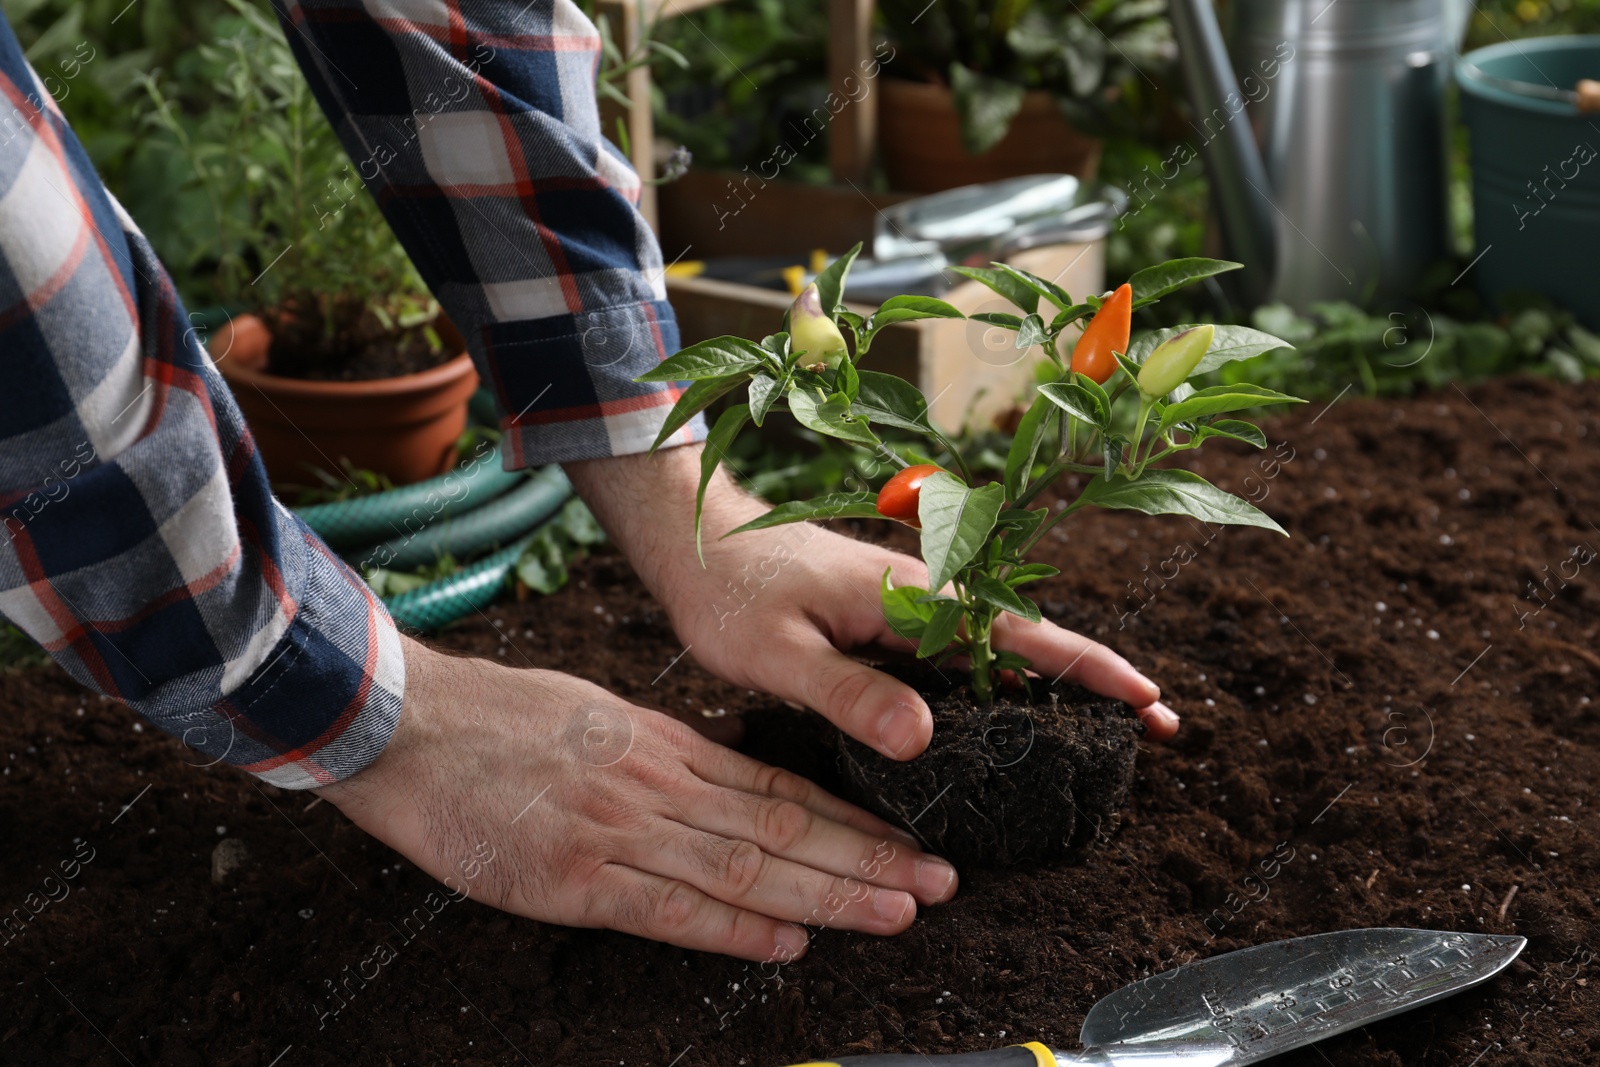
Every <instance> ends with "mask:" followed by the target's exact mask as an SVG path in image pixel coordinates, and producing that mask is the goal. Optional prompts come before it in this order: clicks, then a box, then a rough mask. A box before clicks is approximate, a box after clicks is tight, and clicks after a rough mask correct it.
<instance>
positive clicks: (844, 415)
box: [789, 388, 878, 445]
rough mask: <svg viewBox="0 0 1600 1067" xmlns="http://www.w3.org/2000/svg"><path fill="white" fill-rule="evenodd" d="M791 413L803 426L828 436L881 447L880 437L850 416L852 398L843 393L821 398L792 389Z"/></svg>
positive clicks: (801, 389)
mask: <svg viewBox="0 0 1600 1067" xmlns="http://www.w3.org/2000/svg"><path fill="white" fill-rule="evenodd" d="M789 411H790V413H791V414H793V415H794V417H795V419H797V420H798V421H799V423H800V425H802V426H805V427H807V428H809V429H812V430H815V431H817V432H818V433H820V434H823V435H825V436H827V437H836V438H838V439H839V440H841V441H852V442H854V443H856V444H858V445H876V444H878V438H877V435H875V434H874V433H873V432H872V430H871V429H870V428H869V427H868V426H867V424H866V423H865V422H863V421H862V420H861V419H858V418H856V417H855V416H853V415H852V414H851V413H850V398H849V397H847V396H845V395H844V394H842V393H834V394H832V395H830V396H828V397H825V398H821V399H819V398H818V397H817V394H815V393H813V392H812V391H811V390H810V389H804V388H796V389H793V390H790V392H789Z"/></svg>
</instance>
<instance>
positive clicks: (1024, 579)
mask: <svg viewBox="0 0 1600 1067" xmlns="http://www.w3.org/2000/svg"><path fill="white" fill-rule="evenodd" d="M1060 573H1061V571H1060V570H1058V569H1057V568H1055V567H1052V566H1050V564H1048V563H1024V564H1023V565H1022V566H1020V567H1016V568H1014V569H1013V570H1012V571H1011V573H1010V574H1008V575H1006V584H1007V585H1009V586H1011V587H1012V588H1013V589H1015V588H1016V587H1017V586H1019V585H1025V584H1027V583H1028V582H1037V581H1039V580H1040V579H1042V578H1054V577H1055V576H1056V575H1058V574H1060Z"/></svg>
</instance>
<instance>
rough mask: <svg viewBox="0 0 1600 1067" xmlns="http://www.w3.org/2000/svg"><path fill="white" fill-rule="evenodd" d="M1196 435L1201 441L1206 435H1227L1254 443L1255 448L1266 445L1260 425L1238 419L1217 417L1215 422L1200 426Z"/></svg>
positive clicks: (1265, 437) (1264, 435)
mask: <svg viewBox="0 0 1600 1067" xmlns="http://www.w3.org/2000/svg"><path fill="white" fill-rule="evenodd" d="M1196 436H1198V437H1199V438H1200V440H1202V441H1203V440H1205V439H1206V438H1208V437H1227V438H1230V439H1232V440H1234V441H1243V442H1244V443H1245V444H1249V445H1255V446H1256V447H1257V448H1266V447H1267V435H1266V434H1264V433H1262V432H1261V427H1259V426H1257V425H1256V424H1255V423H1253V422H1241V421H1239V420H1238V419H1218V420H1217V421H1216V422H1212V423H1207V424H1206V425H1204V426H1201V427H1200V431H1199V433H1198V434H1197V435H1196Z"/></svg>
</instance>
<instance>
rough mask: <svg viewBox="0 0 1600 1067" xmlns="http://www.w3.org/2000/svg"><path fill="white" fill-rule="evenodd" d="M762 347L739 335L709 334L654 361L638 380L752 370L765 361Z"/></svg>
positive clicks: (691, 378)
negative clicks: (672, 353)
mask: <svg viewBox="0 0 1600 1067" xmlns="http://www.w3.org/2000/svg"><path fill="white" fill-rule="evenodd" d="M767 359H768V355H767V352H766V350H765V349H763V348H762V347H761V346H760V345H758V344H756V343H755V342H753V341H746V340H745V339H744V338H743V337H713V338H712V339H711V340H709V341H701V342H700V343H699V344H697V345H690V346H689V347H688V348H685V349H681V350H679V351H678V352H677V353H676V354H675V355H671V356H668V357H667V358H666V359H664V360H662V361H661V362H660V363H658V364H657V365H656V367H655V369H654V370H651V371H649V372H647V373H645V374H641V375H639V377H637V378H635V379H634V381H638V382H688V381H698V380H699V379H701V378H721V377H724V376H725V375H730V374H735V373H737V372H739V371H746V370H754V369H755V368H756V367H759V366H760V365H761V364H763V363H765V362H767Z"/></svg>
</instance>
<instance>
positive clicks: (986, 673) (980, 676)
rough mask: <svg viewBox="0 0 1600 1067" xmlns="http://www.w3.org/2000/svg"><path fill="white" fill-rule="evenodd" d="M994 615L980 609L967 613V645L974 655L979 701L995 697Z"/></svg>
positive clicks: (974, 681)
mask: <svg viewBox="0 0 1600 1067" xmlns="http://www.w3.org/2000/svg"><path fill="white" fill-rule="evenodd" d="M993 625H994V616H993V615H991V614H990V613H989V612H987V611H985V610H982V609H979V610H978V611H975V612H972V613H970V614H968V615H967V626H968V627H969V628H970V629H971V631H972V632H971V633H970V634H968V635H967V647H968V649H970V651H971V655H972V692H973V695H974V696H976V697H977V698H978V703H980V704H987V703H989V702H990V701H991V700H993V699H994V650H993V649H992V648H990V647H989V630H990V628H991V627H992V626H993Z"/></svg>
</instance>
